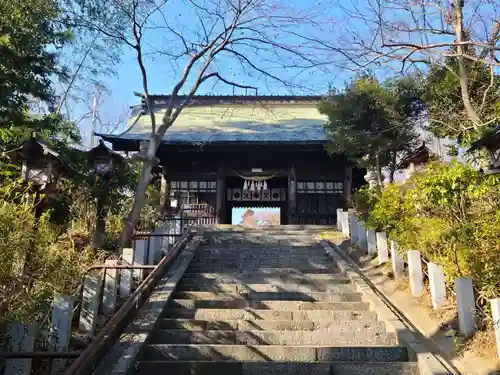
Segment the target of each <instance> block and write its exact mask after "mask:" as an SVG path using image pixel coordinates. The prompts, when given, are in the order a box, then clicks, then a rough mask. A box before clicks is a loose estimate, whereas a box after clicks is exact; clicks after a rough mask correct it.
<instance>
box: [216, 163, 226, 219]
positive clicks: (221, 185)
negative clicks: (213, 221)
mask: <svg viewBox="0 0 500 375" xmlns="http://www.w3.org/2000/svg"><path fill="white" fill-rule="evenodd" d="M215 210H216V215H217V224H225V223H224V221H225V216H226V215H225V210H226V174H225V173H224V170H223V169H222V168H219V170H218V171H217V202H216V208H215Z"/></svg>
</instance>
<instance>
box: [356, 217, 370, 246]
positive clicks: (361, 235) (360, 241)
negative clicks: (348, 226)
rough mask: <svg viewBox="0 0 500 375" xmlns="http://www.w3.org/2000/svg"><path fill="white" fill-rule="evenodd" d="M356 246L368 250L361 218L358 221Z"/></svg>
mask: <svg viewBox="0 0 500 375" xmlns="http://www.w3.org/2000/svg"><path fill="white" fill-rule="evenodd" d="M358 246H359V247H360V248H361V249H363V250H368V243H367V241H366V225H365V222H364V221H363V220H359V221H358Z"/></svg>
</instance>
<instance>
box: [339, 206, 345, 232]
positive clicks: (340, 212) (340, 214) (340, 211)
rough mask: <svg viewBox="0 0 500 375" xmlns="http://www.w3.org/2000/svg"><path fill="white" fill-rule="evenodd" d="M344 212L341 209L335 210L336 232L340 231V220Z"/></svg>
mask: <svg viewBox="0 0 500 375" xmlns="http://www.w3.org/2000/svg"><path fill="white" fill-rule="evenodd" d="M343 212H344V210H343V209H342V208H337V230H338V231H339V232H340V231H342V221H341V220H340V218H341V216H342V213H343Z"/></svg>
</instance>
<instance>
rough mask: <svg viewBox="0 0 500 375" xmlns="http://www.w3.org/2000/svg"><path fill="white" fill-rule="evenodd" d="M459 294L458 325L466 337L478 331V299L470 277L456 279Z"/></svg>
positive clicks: (456, 291) (456, 289) (456, 290)
mask: <svg viewBox="0 0 500 375" xmlns="http://www.w3.org/2000/svg"><path fill="white" fill-rule="evenodd" d="M455 293H456V295H457V310H458V327H459V330H460V333H461V334H463V335H464V336H466V337H469V336H471V335H472V334H474V332H475V331H476V301H475V299H474V287H473V284H472V279H471V278H470V277H459V278H458V279H456V280H455Z"/></svg>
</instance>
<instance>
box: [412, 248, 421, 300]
mask: <svg viewBox="0 0 500 375" xmlns="http://www.w3.org/2000/svg"><path fill="white" fill-rule="evenodd" d="M408 271H409V276H410V290H411V294H412V295H413V296H415V297H419V296H420V295H422V293H423V292H424V278H423V273H422V260H421V258H420V251H418V250H410V251H408Z"/></svg>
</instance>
